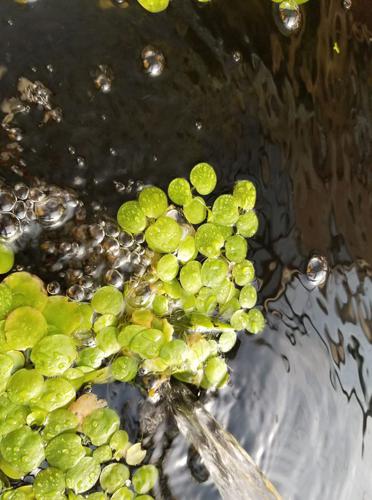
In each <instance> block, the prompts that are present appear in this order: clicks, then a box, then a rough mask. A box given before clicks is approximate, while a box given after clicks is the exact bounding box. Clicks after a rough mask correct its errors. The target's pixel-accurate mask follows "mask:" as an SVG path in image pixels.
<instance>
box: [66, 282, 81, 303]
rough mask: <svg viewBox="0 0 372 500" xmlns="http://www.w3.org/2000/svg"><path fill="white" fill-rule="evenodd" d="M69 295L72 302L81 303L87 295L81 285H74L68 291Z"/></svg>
mask: <svg viewBox="0 0 372 500" xmlns="http://www.w3.org/2000/svg"><path fill="white" fill-rule="evenodd" d="M67 295H68V296H69V297H70V299H72V300H76V301H77V302H81V301H82V300H84V297H85V293H84V289H83V287H81V286H80V285H72V286H70V288H68V289H67Z"/></svg>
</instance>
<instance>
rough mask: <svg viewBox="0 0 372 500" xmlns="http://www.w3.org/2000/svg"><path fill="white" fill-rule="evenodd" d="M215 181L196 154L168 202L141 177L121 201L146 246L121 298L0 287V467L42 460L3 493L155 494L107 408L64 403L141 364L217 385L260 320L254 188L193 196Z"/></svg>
mask: <svg viewBox="0 0 372 500" xmlns="http://www.w3.org/2000/svg"><path fill="white" fill-rule="evenodd" d="M144 3H146V2H144ZM150 3H151V4H152V5H153V7H151V8H154V9H155V8H158V7H159V6H158V7H155V4H156V3H157V2H155V0H154V1H153V2H148V4H150ZM165 3H167V2H164V5H165ZM217 180H218V179H217V176H216V173H215V171H214V169H213V167H212V166H211V165H209V164H207V163H199V164H198V165H196V166H195V167H194V168H193V169H192V171H191V173H190V182H189V181H188V180H187V179H183V178H177V179H174V180H173V181H172V182H170V184H169V186H168V190H167V193H168V197H169V200H168V197H167V194H166V193H165V192H164V191H162V190H161V189H160V188H157V187H155V186H149V187H146V188H144V189H143V190H142V192H141V194H140V195H139V197H138V200H133V201H129V202H125V203H124V204H123V205H122V206H121V207H120V209H119V211H118V222H119V225H120V227H121V228H122V229H123V230H124V231H126V232H128V233H131V234H134V235H136V234H140V237H141V238H143V237H144V238H145V241H146V243H147V246H148V247H149V250H151V251H152V252H153V253H152V255H153V260H152V265H151V266H150V267H149V270H148V271H147V273H146V274H145V275H144V276H143V277H142V281H139V280H138V279H137V278H135V279H132V280H130V281H128V282H127V283H126V284H125V289H124V294H123V293H121V292H120V291H119V290H118V289H116V288H114V287H112V286H104V287H101V288H100V289H98V290H97V291H96V292H95V294H94V295H93V298H92V300H91V303H90V304H79V303H77V302H72V301H70V300H69V299H67V298H66V297H63V296H53V297H48V296H47V294H46V291H45V288H44V285H43V283H42V282H41V280H39V279H38V278H37V277H35V276H32V275H30V274H28V273H25V272H20V273H19V272H15V273H12V274H10V275H8V276H7V277H6V278H5V279H4V280H3V282H2V283H1V284H0V374H1V375H2V377H1V378H2V381H1V383H0V438H1V440H0V454H1V455H0V469H1V470H2V472H3V473H4V474H5V475H7V476H8V477H9V478H12V479H19V478H21V477H22V476H24V475H25V474H28V473H30V472H31V471H32V470H34V469H35V468H36V467H38V466H39V465H40V464H41V463H42V462H43V460H44V459H46V462H45V464H46V468H45V469H44V470H42V471H40V472H39V473H38V474H37V475H36V478H35V482H34V485H28V486H22V487H21V488H19V487H18V488H13V489H9V490H7V491H6V493H5V494H4V495H3V496H4V500H5V499H6V498H8V499H13V498H27V499H28V498H30V499H35V498H36V500H39V499H43V500H49V499H50V500H52V499H53V500H58V499H59V498H60V499H63V498H66V495H67V493H66V491H68V498H69V499H81V498H83V496H81V495H82V494H86V492H89V491H90V490H91V489H92V488H93V487H95V486H96V485H97V483H98V481H99V483H100V486H101V488H102V489H103V490H104V492H101V491H96V492H94V493H91V494H90V495H88V496H86V495H85V496H84V498H91V499H94V500H100V499H104V498H106V497H107V495H112V496H111V498H112V499H113V500H123V499H124V500H128V499H129V500H131V499H132V498H134V497H135V495H137V496H136V498H138V499H142V500H149V499H151V498H152V497H151V496H150V495H149V493H150V492H151V490H152V488H153V487H154V486H155V484H156V481H157V479H158V471H157V469H156V467H154V466H153V465H143V466H142V467H138V466H139V465H140V464H141V463H142V462H143V461H144V460H145V459H146V451H145V450H144V449H143V448H142V445H141V443H140V442H138V443H134V444H132V443H130V442H129V438H128V434H127V433H126V431H125V430H124V429H122V428H120V418H119V416H118V414H117V413H116V412H115V411H114V410H112V409H110V408H107V407H102V406H103V404H102V402H100V401H97V400H96V399H95V398H90V397H89V396H90V395H89V394H85V395H84V396H81V397H79V398H78V400H77V401H75V399H76V391H77V390H79V389H80V388H84V387H85V386H86V385H87V384H91V383H96V382H111V381H113V380H116V381H119V382H121V383H130V382H133V381H134V380H136V381H137V382H140V381H142V378H141V376H139V375H138V374H140V375H142V374H146V375H148V374H150V375H152V377H155V378H157V377H159V379H161V380H165V379H167V378H169V377H171V376H173V377H175V378H177V379H179V380H182V381H185V382H188V383H192V384H195V385H198V386H201V387H202V388H205V389H209V388H220V387H223V386H224V385H225V384H226V383H227V381H228V377H229V373H228V366H227V364H226V361H225V360H224V357H223V356H224V354H225V353H227V352H229V351H231V349H233V347H234V346H235V344H236V342H237V333H236V331H238V330H239V331H240V330H245V331H247V332H249V333H251V334H257V333H259V332H261V331H262V330H263V329H264V325H265V320H264V316H263V314H262V312H261V311H260V310H259V309H257V308H256V307H255V306H256V303H257V289H256V285H255V271H254V265H253V263H252V262H251V260H249V256H248V244H247V238H249V237H251V236H253V235H254V234H255V233H256V231H257V229H258V217H257V213H256V212H255V210H254V205H255V200H256V190H255V187H254V185H253V183H252V182H250V181H247V180H240V181H238V182H237V183H236V184H235V187H234V189H233V192H232V194H229V193H226V194H222V195H220V196H218V197H217V198H215V200H214V202H212V203H211V206H210V205H209V203H210V201H209V200H206V199H204V198H203V196H209V195H211V193H212V191H213V190H214V189H215V187H216V185H217ZM171 203H173V204H174V205H171ZM207 203H208V204H207ZM175 207H176V208H175ZM194 226H196V227H194ZM150 255H151V252H150ZM0 271H1V269H0ZM141 290H144V291H143V292H140V291H141ZM141 293H143V296H142V295H141ZM139 299H141V300H139ZM138 304H140V305H138ZM81 333H83V334H84V335H80V334H81ZM83 338H90V339H91V340H92V345H89V346H87V345H86V344H85V345H84V342H83V341H82V340H80V339H83ZM83 399H84V403H83ZM80 402H81V403H80ZM30 426H32V428H31V427H30ZM20 450H21V451H20ZM43 467H44V466H43ZM132 467H137V469H136V470H135V471H134V473H133V471H132V470H131V468H132ZM131 474H132V479H131V481H132V485H133V488H134V490H135V493H134V492H133V491H132V490H131V487H130V488H128V484H129V483H127V481H128V480H129V478H130V477H131Z"/></svg>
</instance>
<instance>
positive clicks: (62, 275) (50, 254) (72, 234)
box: [40, 211, 153, 301]
mask: <svg viewBox="0 0 372 500" xmlns="http://www.w3.org/2000/svg"><path fill="white" fill-rule="evenodd" d="M82 215H84V214H83V213H82V211H79V212H77V213H76V214H75V218H74V221H71V223H68V224H66V225H65V226H64V227H63V228H62V229H61V230H60V231H56V232H53V233H49V234H48V235H46V236H47V239H44V240H43V241H42V242H41V245H40V248H41V250H42V253H43V263H44V266H45V269H46V270H47V271H50V272H51V273H56V276H57V280H55V281H52V282H50V283H49V284H48V286H47V289H48V292H49V293H50V294H52V295H55V294H60V293H61V292H62V291H64V290H65V291H66V293H67V295H68V296H69V297H70V298H71V299H74V300H78V301H83V300H90V299H91V297H92V296H93V294H94V292H95V291H96V290H97V288H99V287H100V286H101V285H103V284H106V285H112V286H115V287H116V288H118V289H119V290H122V289H123V287H124V283H125V282H126V281H127V280H128V279H129V277H132V279H135V278H136V277H137V278H139V277H141V276H143V275H144V274H145V272H146V271H147V269H148V267H149V266H150V264H151V262H152V258H153V252H152V251H150V250H149V249H146V248H145V246H144V238H143V236H142V235H139V236H135V237H133V236H131V235H129V234H128V233H125V232H123V231H121V230H120V229H119V227H118V225H117V224H116V223H115V222H114V221H112V220H110V219H100V220H94V221H92V222H91V223H88V221H87V219H86V218H85V217H84V220H81V219H82Z"/></svg>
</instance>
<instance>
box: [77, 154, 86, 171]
mask: <svg viewBox="0 0 372 500" xmlns="http://www.w3.org/2000/svg"><path fill="white" fill-rule="evenodd" d="M76 163H77V166H78V167H79V168H85V167H86V162H85V158H84V157H83V156H77V157H76Z"/></svg>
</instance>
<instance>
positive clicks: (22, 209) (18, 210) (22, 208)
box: [12, 200, 27, 219]
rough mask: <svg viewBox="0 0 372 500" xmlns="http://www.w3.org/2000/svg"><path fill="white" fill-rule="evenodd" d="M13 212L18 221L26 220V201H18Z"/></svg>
mask: <svg viewBox="0 0 372 500" xmlns="http://www.w3.org/2000/svg"><path fill="white" fill-rule="evenodd" d="M12 212H13V213H14V215H15V216H16V217H18V219H24V218H25V217H26V212H27V208H26V204H25V202H24V201H21V200H18V201H17V202H16V203H15V205H14V207H13V209H12Z"/></svg>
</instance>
